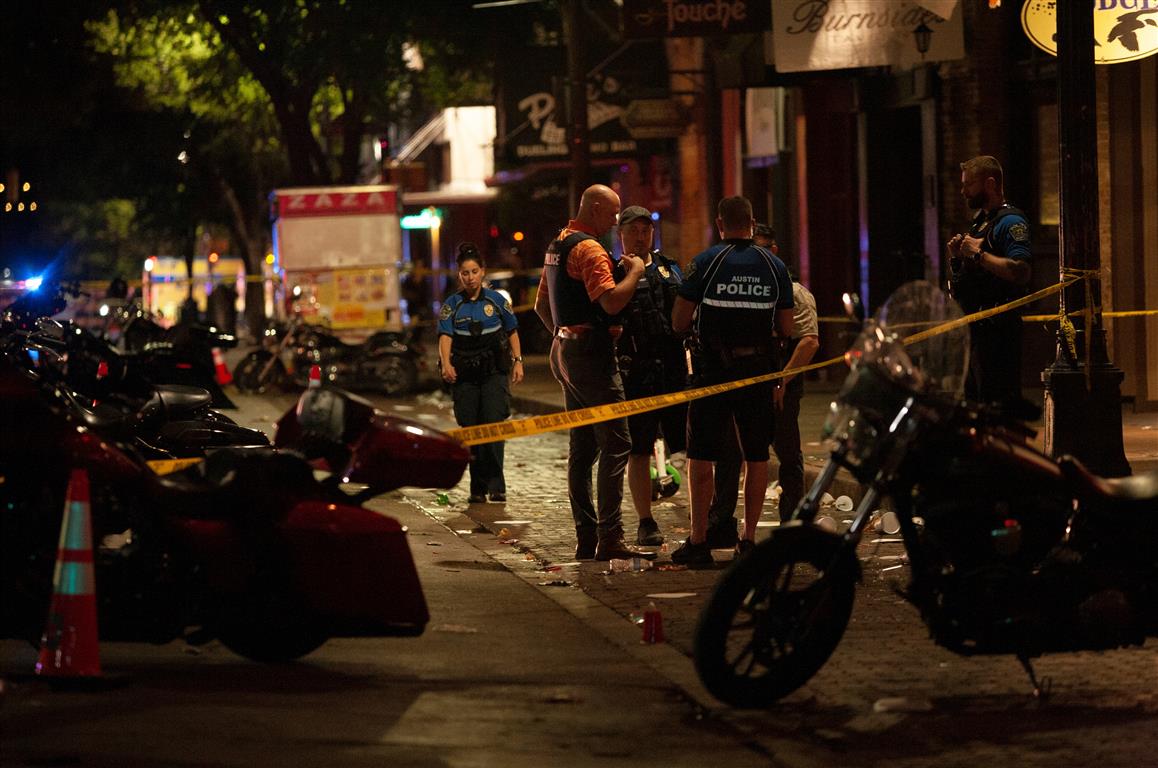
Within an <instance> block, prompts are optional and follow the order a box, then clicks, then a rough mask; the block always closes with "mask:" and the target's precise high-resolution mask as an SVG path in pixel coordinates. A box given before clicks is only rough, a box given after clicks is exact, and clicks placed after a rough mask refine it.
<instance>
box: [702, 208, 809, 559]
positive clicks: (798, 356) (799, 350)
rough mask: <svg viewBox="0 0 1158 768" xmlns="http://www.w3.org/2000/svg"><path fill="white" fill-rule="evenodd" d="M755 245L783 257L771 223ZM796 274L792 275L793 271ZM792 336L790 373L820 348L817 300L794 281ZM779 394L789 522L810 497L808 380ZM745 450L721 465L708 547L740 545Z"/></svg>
mask: <svg viewBox="0 0 1158 768" xmlns="http://www.w3.org/2000/svg"><path fill="white" fill-rule="evenodd" d="M753 241H754V242H755V243H756V245H758V246H760V247H761V248H767V249H768V250H769V251H771V252H772V253H775V254H779V251H780V249H779V246H777V244H776V233H775V231H773V229H772V228H771V227H769V226H768V225H767V224H757V225H756V227H755V233H754V236H753ZM789 274H790V275H791V271H790V272H789ZM792 303H793V309H792V312H793V316H792V338H791V339H784V340H781V341H780V344H781V350H780V357H781V359H782V360H783V359H787V362H786V363H785V364H784V369H785V370H792V369H794V368H800V367H802V366H805V365H808V364H809V363H811V362H812V358H813V357H815V356H816V352H817V350H818V349H820V334H819V323H818V318H817V313H816V299H815V298H814V297H813V295H812V292H811V291H809V290H808V289H807V288H805V287H804V286H803V285H801V284H800V283H799V282H798V281H796V280H793V281H792ZM776 385H777V386H776V389H775V390H774V393H773V406H774V407H773V411H772V415H773V434H772V450H773V452H775V454H776V459H777V461H778V462H779V469H778V470H777V478H776V479H777V480H778V481H779V483H780V503H779V509H780V521H781V522H784V521H786V520H788V519H789V518H790V517H791V515H792V513H793V512H794V511H796V506H797V505H798V504H799V503H800V499H802V498H803V497H804V453H803V451H802V450H801V448H800V401H801V399H803V397H804V377H803V376H802V375H800V374H793V375H790V376H786V377H785V378H783V379H780V380H778V381H777V382H776ZM741 461H742V456H741V455H740V446H739V445H738V444H736V443H734V442H733V444H732V448H731V451H730V452H728V453H727V454H726V455H725V456H724V457H723V458H721V459H720V460H719V461H717V462H716V482H715V494H714V495H713V497H712V504H711V507H710V508H709V509H708V535H707V541H708V546H710V547H711V548H712V549H720V548H724V547H731V546H734V545H735V543H736V520H735V517H734V515H735V511H736V498H737V497H738V495H739V489H740V463H741Z"/></svg>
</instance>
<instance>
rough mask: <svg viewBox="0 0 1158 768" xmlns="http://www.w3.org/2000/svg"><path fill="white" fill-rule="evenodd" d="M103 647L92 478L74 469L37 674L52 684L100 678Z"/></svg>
mask: <svg viewBox="0 0 1158 768" xmlns="http://www.w3.org/2000/svg"><path fill="white" fill-rule="evenodd" d="M98 646H99V643H98V635H97V605H96V583H95V579H94V576H93V558H92V517H91V514H90V507H89V490H88V472H86V471H85V470H83V469H74V470H73V471H72V476H71V478H69V481H68V494H67V495H66V496H65V502H64V519H63V520H62V521H61V525H60V545H59V548H58V549H57V553H56V572H55V573H54V574H53V577H52V605H51V607H50V608H49V610H48V620H47V621H46V622H45V624H44V635H43V636H42V637H41V639H40V657H39V658H38V659H37V661H36V674H37V675H40V676H42V677H53V678H92V677H99V676H100V674H101V661H100V652H99V650H98Z"/></svg>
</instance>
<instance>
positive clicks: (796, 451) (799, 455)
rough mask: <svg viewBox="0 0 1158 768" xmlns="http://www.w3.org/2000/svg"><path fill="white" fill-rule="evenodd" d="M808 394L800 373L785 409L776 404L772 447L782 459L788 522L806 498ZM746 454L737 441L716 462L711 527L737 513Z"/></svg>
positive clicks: (784, 514) (783, 499)
mask: <svg viewBox="0 0 1158 768" xmlns="http://www.w3.org/2000/svg"><path fill="white" fill-rule="evenodd" d="M803 397H804V380H803V379H802V378H800V377H799V376H797V377H796V378H795V379H793V380H792V381H791V382H789V384H788V390H787V391H786V392H785V393H784V410H781V411H777V410H776V408H775V406H774V405H773V404H772V403H769V404H768V407H769V408H771V409H772V412H773V413H772V416H773V432H772V450H773V452H775V454H776V458H777V460H778V461H779V462H780V471H779V475H778V477H777V480H778V481H779V482H780V520H781V522H784V521H786V520H788V518H790V517H791V516H792V513H793V512H795V511H796V507H797V505H798V504H799V503H800V500H801V499H802V498H804V453H803V451H801V449H800V400H801V398H803ZM743 463H744V457H743V456H742V455H741V453H740V444H739V442H738V441H736V440H733V441H732V442H731V447H730V450H729V451H728V453H726V454H725V455H724V458H722V459H719V460H718V461H716V485H715V489H714V491H713V495H712V505H711V506H710V507H709V508H708V526H709V527H711V526H716V525H719V524H720V523H723V522H725V521H727V520H730V519H731V518H732V517H733V516H734V515H735V514H736V504H737V503H738V500H739V496H740V468H741V467H742V465H743Z"/></svg>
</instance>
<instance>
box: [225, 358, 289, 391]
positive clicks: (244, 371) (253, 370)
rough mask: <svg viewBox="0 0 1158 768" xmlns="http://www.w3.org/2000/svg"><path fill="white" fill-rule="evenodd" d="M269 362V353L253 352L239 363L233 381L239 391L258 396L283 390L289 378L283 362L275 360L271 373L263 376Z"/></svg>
mask: <svg viewBox="0 0 1158 768" xmlns="http://www.w3.org/2000/svg"><path fill="white" fill-rule="evenodd" d="M269 361H270V354H269V353H268V352H253V353H251V354H249V355H247V356H246V357H245V359H244V360H242V361H241V362H240V363H238V364H237V367H236V368H234V369H233V381H234V383H236V384H237V387H238V389H241V390H242V391H243V392H254V393H257V394H261V393H263V392H270V391H275V390H279V389H283V388H284V387H285V385H286V382H287V381H288V379H289V376H288V374H287V373H286V370H285V365H284V364H283V363H282V361H281V360H274V361H273V365H272V366H270V369H269V372H268V373H266V374H265V376H262V372H263V371H265V367H266V365H267V364H268V363H269Z"/></svg>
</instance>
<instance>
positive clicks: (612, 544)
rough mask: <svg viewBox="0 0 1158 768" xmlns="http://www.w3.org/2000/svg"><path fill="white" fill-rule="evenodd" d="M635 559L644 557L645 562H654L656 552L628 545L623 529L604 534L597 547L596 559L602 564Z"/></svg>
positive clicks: (600, 536) (600, 537)
mask: <svg viewBox="0 0 1158 768" xmlns="http://www.w3.org/2000/svg"><path fill="white" fill-rule="evenodd" d="M633 557H642V558H643V559H644V560H654V559H655V552H648V551H647V550H646V549H639V548H638V547H634V546H632V545H630V544H628V543H627V542H626V541H624V539H623V529H622V528H620V529H618V530H615V531H612V532H609V533H602V534H600V535H599V543H598V544H596V546H595V559H596V560H599V561H600V562H607V561H608V560H630V559H631V558H633Z"/></svg>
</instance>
